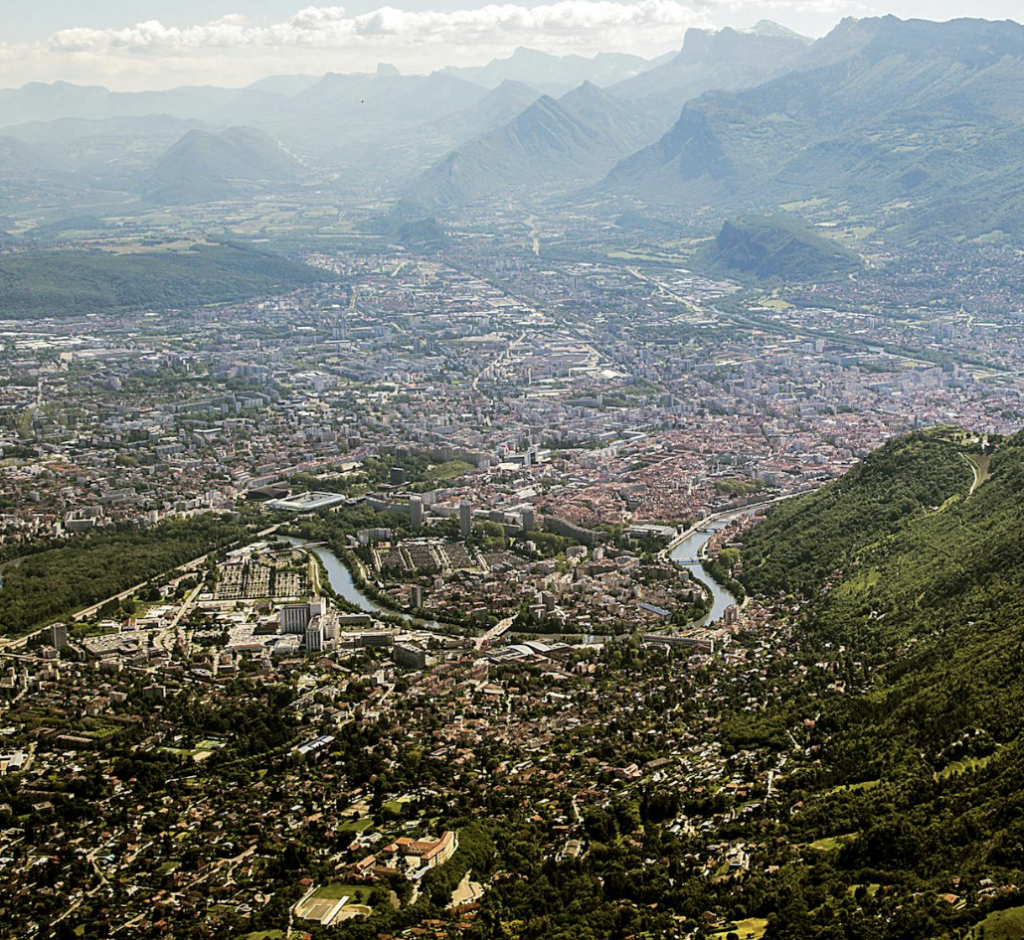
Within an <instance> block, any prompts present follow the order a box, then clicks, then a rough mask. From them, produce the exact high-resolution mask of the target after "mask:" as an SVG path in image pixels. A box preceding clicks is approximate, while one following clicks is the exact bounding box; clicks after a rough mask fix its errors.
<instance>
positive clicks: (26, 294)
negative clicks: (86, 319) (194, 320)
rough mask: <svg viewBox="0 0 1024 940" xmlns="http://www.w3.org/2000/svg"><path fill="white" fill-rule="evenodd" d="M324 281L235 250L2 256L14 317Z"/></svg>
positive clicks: (226, 296) (2, 284)
mask: <svg viewBox="0 0 1024 940" xmlns="http://www.w3.org/2000/svg"><path fill="white" fill-rule="evenodd" d="M322 279H323V278H322V277H321V276H320V275H319V274H317V272H315V271H314V270H313V269H312V268H309V267H307V266H305V265H302V264H296V263H295V262H292V261H289V260H288V259H287V258H283V257H281V256H280V255H275V254H271V253H270V252H266V251H258V250H256V249H253V248H249V247H247V246H244V245H236V244H218V245H197V246H195V247H193V248H191V249H189V250H187V251H161V250H158V249H154V250H149V251H144V252H141V251H140V252H139V253H137V254H113V253H111V252H105V251H45V250H31V251H21V252H14V253H11V254H7V255H3V256H0V293H2V294H3V298H4V310H5V312H6V314H7V315H8V316H11V317H15V318H21V317H43V316H54V317H71V316H82V315H84V314H89V313H95V312H97V311H120V310H138V309H143V308H158V309H179V308H188V307H199V306H204V305H206V304H214V303H228V302H232V301H237V300H243V299H244V298H246V297H252V296H256V295H260V294H269V293H280V292H283V291H288V290H293V289H295V288H297V287H306V286H310V285H312V284H315V283H317V282H318V281H320V280H322Z"/></svg>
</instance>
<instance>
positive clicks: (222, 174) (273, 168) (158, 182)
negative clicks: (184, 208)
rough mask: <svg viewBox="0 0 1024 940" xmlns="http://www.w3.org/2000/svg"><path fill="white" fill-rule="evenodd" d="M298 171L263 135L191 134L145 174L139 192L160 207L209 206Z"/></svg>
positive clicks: (246, 131)
mask: <svg viewBox="0 0 1024 940" xmlns="http://www.w3.org/2000/svg"><path fill="white" fill-rule="evenodd" d="M298 171H299V164H298V163H297V161H296V160H295V159H294V158H293V157H292V156H291V155H290V154H289V153H288V152H287V151H285V150H284V149H283V148H282V147H281V145H280V144H279V143H278V142H277V141H275V140H274V139H273V138H272V137H270V136H268V135H267V134H264V133H263V132H262V131H258V130H254V129H253V128H251V127H230V128H228V129H227V130H225V131H222V132H221V133H219V134H211V133H208V132H207V131H199V130H193V131H189V132H188V133H187V134H186V135H185V136H184V137H182V138H181V140H179V141H177V143H175V144H174V145H173V146H172V147H171V148H170V149H169V150H167V152H166V153H164V154H163V156H161V157H160V159H159V160H157V161H156V163H155V164H154V165H153V166H152V167H151V168H150V169H149V171H148V172H146V173H145V174H144V175H143V177H142V179H141V181H140V182H139V186H138V190H139V192H140V194H141V195H142V196H143V197H144V198H146V199H147V200H149V201H150V202H157V203H162V204H170V205H178V204H187V203H195V202H212V201H215V200H219V199H228V198H232V197H235V196H239V195H241V194H243V193H245V192H249V191H253V190H258V189H262V188H268V187H273V186H279V185H281V184H283V183H290V182H293V181H294V180H295V178H296V176H297V174H298Z"/></svg>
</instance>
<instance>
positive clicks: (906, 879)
mask: <svg viewBox="0 0 1024 940" xmlns="http://www.w3.org/2000/svg"><path fill="white" fill-rule="evenodd" d="M989 471H990V477H989V479H987V480H986V481H985V482H984V483H982V484H981V486H979V487H978V489H977V490H976V491H975V492H974V493H973V494H970V495H967V484H968V483H969V479H970V477H969V470H968V468H967V463H966V461H965V460H964V459H963V458H961V457H959V456H958V455H957V453H956V447H954V446H953V445H947V444H945V443H944V442H942V441H937V440H936V439H934V438H929V437H921V436H916V437H912V438H909V439H903V440H901V441H896V442H893V444H891V445H889V446H888V447H886V448H883V449H882V450H881V451H879V452H878V453H877V454H876V455H873V456H872V457H871V458H868V460H865V461H864V463H863V464H862V465H861V467H860V468H859V471H853V472H852V473H851V474H850V475H848V477H847V478H846V479H845V480H844V481H841V483H840V484H836V485H834V486H832V487H829V488H828V491H827V492H825V491H823V492H822V493H819V494H816V495H815V496H811V497H807V498H806V499H802V500H794V501H793V502H792V503H791V504H788V505H785V506H784V507H783V508H782V509H781V510H779V511H776V513H774V514H773V515H772V517H771V519H770V520H769V521H768V522H766V523H765V524H764V525H762V526H760V527H758V528H757V529H755V530H753V532H751V533H750V535H749V536H748V537H747V538H746V539H745V546H744V550H743V558H744V575H743V577H744V580H747V582H748V584H752V585H771V586H772V588H774V589H784V588H785V586H786V582H785V581H784V573H783V572H781V571H780V567H779V566H780V564H781V562H780V559H790V560H792V562H793V564H794V566H795V569H796V572H797V575H796V577H795V580H794V582H793V583H794V584H797V585H799V587H800V589H801V590H802V591H803V593H805V594H806V595H807V596H808V597H809V598H811V601H810V603H808V604H805V605H804V606H803V607H802V608H801V609H800V611H799V613H798V614H797V615H796V626H797V627H798V630H797V633H796V636H795V639H796V642H797V643H799V644H801V645H804V646H806V648H807V649H808V650H811V649H813V650H817V651H818V654H819V655H824V656H826V657H829V658H832V657H836V655H837V654H836V653H834V652H833V653H829V652H828V651H829V650H832V651H835V650H845V652H844V653H843V654H842V655H841V656H839V657H838V658H837V660H836V665H837V669H836V671H835V676H836V678H837V679H841V680H843V681H846V682H848V683H853V682H854V681H855V678H856V677H857V675H858V674H859V673H860V671H861V670H863V673H864V676H865V677H866V680H867V682H866V692H865V694H855V695H846V696H837V695H832V696H830V697H825V698H823V699H822V701H821V703H820V705H818V706H816V709H820V713H819V714H818V715H817V720H816V722H815V725H814V726H813V728H812V729H811V730H810V731H809V732H808V733H809V739H808V740H807V741H806V742H805V743H806V744H808V745H809V746H810V747H812V748H813V749H814V750H815V751H816V752H817V753H818V755H819V757H820V766H819V767H818V768H816V769H815V770H814V771H813V772H811V773H808V774H805V775H804V776H803V777H791V778H788V779H786V780H784V781H783V783H782V789H783V791H784V792H785V793H786V799H787V800H788V801H790V802H791V803H793V804H797V803H803V804H806V805H805V808H804V809H803V810H802V811H801V812H799V813H796V814H795V815H794V816H793V817H792V819H791V820H790V822H789V828H790V837H791V839H793V840H794V841H800V842H804V841H806V842H809V841H812V840H814V839H818V838H821V837H822V836H835V835H839V834H847V833H848V834H850V836H849V838H848V839H845V840H843V842H842V844H841V846H840V847H838V848H837V849H836V850H834V851H833V852H831V853H829V856H828V858H827V861H825V862H824V863H822V862H816V864H815V866H814V869H815V872H816V875H815V876H814V877H815V878H819V877H821V873H822V872H825V873H827V874H828V877H830V878H832V879H835V880H838V881H840V882H842V883H845V884H847V885H853V886H856V885H865V884H875V885H883V886H884V885H897V886H901V890H903V891H905V890H908V889H909V890H911V891H915V892H919V893H921V897H927V896H928V895H929V894H930V896H931V897H932V898H934V897H936V896H937V895H938V894H940V893H943V892H946V891H950V890H952V891H953V892H954V893H957V894H959V895H961V896H963V897H965V898H966V899H967V900H968V902H969V907H970V908H974V909H975V910H976V909H977V908H976V905H980V906H981V907H982V909H986V908H987V907H989V906H992V905H1000V904H1010V903H1018V904H1019V903H1020V900H1021V899H1020V897H1019V895H1018V894H1017V893H1015V892H1014V893H1011V894H1008V895H1007V896H1006V897H1005V899H992V900H986V899H985V898H984V897H983V896H982V895H981V894H980V892H981V886H983V885H985V884H988V883H990V882H991V883H993V884H996V885H1019V884H1021V883H1022V877H1024V824H1022V823H1021V820H1022V819H1024V782H1022V781H1024V705H1022V704H1021V703H1022V702H1024V434H1018V435H1016V436H1015V437H1013V438H1011V439H1009V440H1008V441H1005V442H1002V443H1001V444H1000V446H999V447H998V449H997V450H996V451H995V453H994V454H993V456H992V460H991V464H990V466H989ZM950 484H953V488H952V494H955V496H956V498H954V499H948V501H947V498H948V496H949V495H951V494H950V491H949V489H948V488H947V487H948V486H949V485H950ZM944 494H946V497H947V498H943V496H944ZM893 504H895V505H899V506H902V507H903V508H904V512H903V513H902V514H901V515H900V516H898V517H896V518H894V517H893V516H892V514H891V509H890V507H891V506H892V505H893ZM804 543H810V544H812V545H817V546H819V547H820V550H821V551H822V554H823V556H824V557H823V559H822V560H821V561H820V562H818V563H816V562H815V561H814V560H813V559H812V560H805V558H804V555H803V552H804ZM769 546H770V554H769ZM755 553H756V554H755ZM758 562H760V564H761V565H762V567H761V568H760V570H758V569H757V568H756V565H757V564H758ZM776 579H777V580H776ZM826 586H827V587H828V590H827V591H823V589H824V588H825V587H826ZM858 684H861V683H860V682H858ZM790 719H792V716H790ZM781 727H782V726H781V725H779V724H778V722H777V721H772V720H771V712H769V713H768V714H767V715H766V716H765V719H764V731H765V733H766V734H774V735H775V736H776V738H777V737H778V733H779V730H780V728H781ZM737 743H741V742H739V741H738V742H737ZM742 743H746V742H745V741H743V742H742ZM855 891H856V889H855ZM856 900H857V904H856V905H855V906H854V907H853V908H852V909H850V910H843V909H842V908H841V907H835V906H834V905H833V906H832V908H831V910H829V909H828V908H827V907H826V908H822V907H818V908H815V906H814V905H812V904H810V903H802V902H801V901H800V900H799V899H794V901H792V902H790V903H787V904H786V905H783V906H782V907H780V908H778V909H777V910H776V913H775V916H774V917H773V918H772V926H771V928H770V930H769V932H768V934H766V937H794V936H809V937H819V936H822V937H824V936H831V935H832V934H830V933H829V932H828V930H829V929H832V930H835V929H836V927H840V929H843V930H846V931H847V932H846V933H845V935H846V936H852V935H854V933H853V932H852V931H853V928H852V927H851V926H848V925H849V924H852V923H853V921H854V920H855V921H856V922H857V923H858V928H857V929H858V931H862V930H864V929H865V921H866V920H868V919H869V915H871V914H872V913H873V912H875V911H876V910H877V909H878V908H879V906H880V905H881V904H882V903H883V901H882V895H881V893H879V894H878V896H877V898H876V897H874V896H872V897H862V896H860V895H858V897H857V899H856ZM926 908H928V905H924V904H923V902H922V903H921V904H915V905H914V917H915V918H916V919H917V920H916V921H915V920H913V919H911V918H904V916H903V915H900V922H899V924H898V929H897V925H896V924H894V923H893V922H890V923H889V925H888V928H887V929H888V930H890V931H892V932H890V933H886V934H885V936H901V937H908V938H918V937H922V938H923V937H932V936H949V937H954V936H965V935H966V931H967V929H968V927H969V926H970V922H971V921H970V918H971V917H972V916H973V917H974V918H975V919H976V918H977V914H976V913H975V914H973V915H972V914H969V913H965V914H959V913H958V912H957V911H958V909H949V910H946V911H944V912H940V911H939V910H938V909H936V907H935V903H934V902H932V904H931V905H930V909H926ZM826 914H827V915H828V916H826ZM857 935H858V936H859V935H863V936H874V935H876V934H872V933H871V932H870V931H867V932H864V933H860V932H858V933H857Z"/></svg>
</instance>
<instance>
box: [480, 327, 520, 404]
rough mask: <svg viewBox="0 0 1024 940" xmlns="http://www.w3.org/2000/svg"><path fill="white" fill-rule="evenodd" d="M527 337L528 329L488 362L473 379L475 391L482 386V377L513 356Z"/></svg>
mask: <svg viewBox="0 0 1024 940" xmlns="http://www.w3.org/2000/svg"><path fill="white" fill-rule="evenodd" d="M525 338H526V331H525V330H524V331H523V332H522V333H520V334H519V337H518V338H517V339H514V340H512V342H511V343H509V344H508V348H507V349H505V350H504V351H503V352H501V353H499V354H498V355H497V356H496V357H495V358H494V359H492V360H491V362H490V363H488V364H487V365H486V366H484V367H483V368H482V369H481V370H480V371H479V372H478V373H477V374H476V377H475V378H474V379H473V391H474V392H475V391H478V390H479V388H480V379H482V378H483V377H484V375H486V374H487V373H488V372H490V371H491V370H492V369H494V368H496V367H497V366H500V365H501V364H502V362H504V361H505V360H506V359H509V358H511V356H512V350H513V349H515V348H516V346H518V345H519V344H520V343H521V342H522V341H523V340H524V339H525Z"/></svg>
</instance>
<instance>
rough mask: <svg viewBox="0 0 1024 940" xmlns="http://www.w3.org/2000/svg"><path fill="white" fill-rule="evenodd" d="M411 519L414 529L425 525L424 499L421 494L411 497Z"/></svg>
mask: <svg viewBox="0 0 1024 940" xmlns="http://www.w3.org/2000/svg"><path fill="white" fill-rule="evenodd" d="M409 521H410V522H411V523H412V527H413V529H420V528H422V527H423V499H422V498H421V497H419V496H410V497H409Z"/></svg>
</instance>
